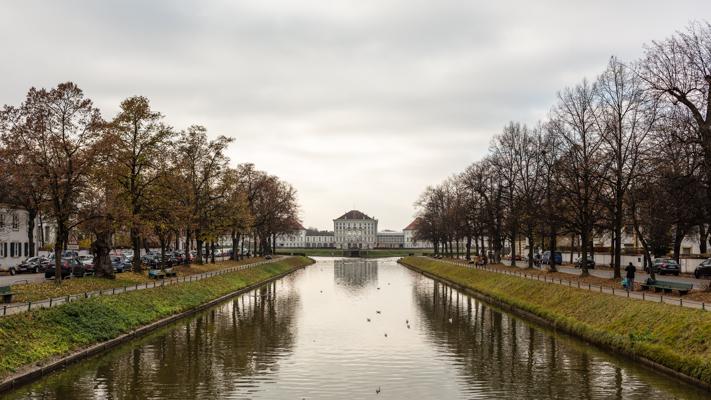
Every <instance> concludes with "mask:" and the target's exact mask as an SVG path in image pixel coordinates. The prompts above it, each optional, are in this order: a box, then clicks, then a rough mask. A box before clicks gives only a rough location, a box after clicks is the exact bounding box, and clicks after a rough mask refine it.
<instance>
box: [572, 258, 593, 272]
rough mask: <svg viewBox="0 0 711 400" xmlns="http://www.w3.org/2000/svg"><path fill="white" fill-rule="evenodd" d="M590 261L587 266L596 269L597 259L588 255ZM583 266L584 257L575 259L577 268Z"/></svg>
mask: <svg viewBox="0 0 711 400" xmlns="http://www.w3.org/2000/svg"><path fill="white" fill-rule="evenodd" d="M587 258H588V261H587V263H586V266H587V268H588V269H594V268H595V260H593V258H592V257H590V256H588V257H587ZM582 267H583V258H582V257H578V259H577V260H575V268H582Z"/></svg>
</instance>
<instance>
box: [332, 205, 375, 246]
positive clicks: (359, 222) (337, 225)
mask: <svg viewBox="0 0 711 400" xmlns="http://www.w3.org/2000/svg"><path fill="white" fill-rule="evenodd" d="M333 232H334V238H335V241H336V243H335V244H336V248H337V249H374V248H375V247H376V245H377V239H378V220H377V219H375V218H372V217H369V216H367V215H365V214H363V213H362V212H360V211H358V210H351V211H348V212H347V213H345V214H343V215H341V216H340V217H338V218H336V219H334V220H333Z"/></svg>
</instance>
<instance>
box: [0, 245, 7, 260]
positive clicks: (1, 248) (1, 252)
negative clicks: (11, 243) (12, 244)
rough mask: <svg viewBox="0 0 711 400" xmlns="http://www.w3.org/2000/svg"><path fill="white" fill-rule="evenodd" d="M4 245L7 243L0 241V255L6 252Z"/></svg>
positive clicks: (2, 255) (3, 255)
mask: <svg viewBox="0 0 711 400" xmlns="http://www.w3.org/2000/svg"><path fill="white" fill-rule="evenodd" d="M6 245H7V243H5V242H0V257H5V253H7V251H6V250H7V248H6Z"/></svg>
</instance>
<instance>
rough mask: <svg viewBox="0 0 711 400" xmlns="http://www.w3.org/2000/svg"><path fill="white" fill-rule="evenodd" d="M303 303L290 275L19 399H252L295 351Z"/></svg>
mask: <svg viewBox="0 0 711 400" xmlns="http://www.w3.org/2000/svg"><path fill="white" fill-rule="evenodd" d="M298 306H299V296H298V292H297V291H295V290H294V289H293V287H291V279H289V277H287V278H285V279H282V280H280V281H277V282H272V283H270V284H269V285H266V286H263V287H261V288H259V289H257V290H254V291H251V292H248V293H245V294H244V295H241V296H238V297H235V298H234V299H232V300H231V301H229V302H227V303H224V304H222V305H221V306H218V307H214V308H211V309H210V310H208V311H206V312H203V313H200V314H198V315H197V316H195V317H193V318H189V319H186V320H183V321H179V322H177V323H175V324H172V325H170V326H168V327H166V328H164V329H161V330H160V331H158V332H155V333H153V334H151V335H149V336H148V337H146V338H144V339H142V340H138V341H136V342H132V343H130V344H127V345H124V346H122V348H120V349H117V350H115V351H112V352H110V353H108V354H107V355H105V356H103V357H98V358H95V359H91V360H88V361H85V362H83V363H82V364H81V366H82V368H77V367H78V365H77V366H73V367H71V368H69V369H67V370H66V371H63V372H61V373H59V374H54V375H51V376H49V377H48V378H46V379H45V380H43V381H40V383H42V382H43V383H44V384H43V385H41V386H40V385H39V384H34V385H31V386H29V387H28V388H27V389H26V390H23V391H21V392H19V393H17V394H16V396H17V397H16V398H37V399H40V398H41V399H82V398H104V397H106V398H117V399H122V398H130V399H150V398H161V399H178V398H190V399H202V398H211V399H212V398H222V397H226V396H235V395H236V396H240V395H242V396H249V393H251V392H253V391H254V390H256V388H257V387H258V385H257V384H256V382H255V381H256V380H262V381H269V379H270V377H272V376H273V375H274V374H275V373H277V372H278V370H279V360H280V359H282V358H283V357H285V356H288V355H289V354H290V353H291V352H292V349H293V345H294V336H293V333H292V325H293V319H294V316H295V311H296V309H297V308H298ZM87 388H91V392H90V393H89V392H87V391H86V389H87Z"/></svg>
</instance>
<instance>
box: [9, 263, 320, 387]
mask: <svg viewBox="0 0 711 400" xmlns="http://www.w3.org/2000/svg"><path fill="white" fill-rule="evenodd" d="M308 259H309V260H310V263H309V264H306V265H303V266H299V267H294V268H292V269H291V270H289V271H286V272H283V273H281V274H279V275H275V276H273V277H271V278H268V279H266V280H264V281H261V282H257V283H253V284H251V285H249V286H245V287H243V288H241V289H238V290H236V291H234V292H231V293H228V294H225V295H223V296H220V297H218V298H216V299H213V300H210V301H209V302H207V303H203V304H201V305H199V306H197V307H194V308H191V309H189V310H186V311H183V312H181V313H178V314H173V315H171V316H169V317H165V318H163V319H160V320H158V321H155V322H151V323H149V324H148V325H143V326H141V327H139V328H136V330H134V331H132V332H129V333H125V334H123V335H120V336H117V337H115V338H113V339H109V340H107V341H105V342H101V343H97V344H94V345H91V346H89V347H85V348H82V349H80V350H77V351H74V352H72V353H70V354H69V355H66V356H63V357H61V358H59V359H57V360H54V361H51V362H49V363H48V364H46V365H39V366H35V367H32V368H30V369H29V370H27V371H24V372H21V373H19V374H16V375H11V376H10V377H8V378H6V379H4V380H3V381H2V382H1V383H0V394H2V393H5V392H8V391H10V390H12V389H16V388H18V387H20V386H23V385H25V384H27V383H30V382H32V381H34V380H37V379H39V378H41V377H43V376H45V375H47V374H49V373H51V372H54V371H57V370H59V369H62V368H64V367H66V366H68V365H70V364H73V363H76V362H77V361H81V360H84V359H86V358H88V357H91V356H94V355H97V354H99V353H101V352H103V351H105V350H108V349H111V348H114V347H116V346H118V345H120V344H123V343H125V342H128V341H129V340H132V339H136V338H138V337H141V336H145V335H146V334H148V333H150V332H152V331H154V330H156V329H158V328H161V327H163V326H166V325H168V324H170V323H172V322H175V321H177V320H179V319H182V318H185V317H188V316H190V315H193V314H196V313H197V312H199V311H202V310H205V309H207V308H210V307H212V306H214V305H216V304H219V303H221V302H223V301H225V300H228V299H230V298H232V297H235V296H238V295H240V294H243V293H245V292H249V291H250V290H253V289H255V288H258V287H260V286H262V285H264V284H267V283H270V282H273V281H276V280H279V279H281V278H283V277H285V276H287V275H289V274H291V273H293V272H295V271H298V270H300V269H304V268H306V267H307V266H309V265H312V264H313V263H315V261H314V260H313V259H312V258H310V257H308Z"/></svg>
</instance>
